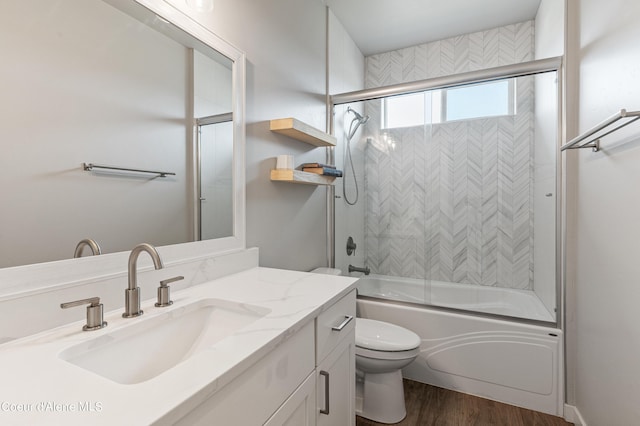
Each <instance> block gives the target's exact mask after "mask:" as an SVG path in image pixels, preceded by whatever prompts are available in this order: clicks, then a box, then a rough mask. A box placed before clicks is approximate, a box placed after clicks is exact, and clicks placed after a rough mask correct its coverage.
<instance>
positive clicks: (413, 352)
mask: <svg viewBox="0 0 640 426" xmlns="http://www.w3.org/2000/svg"><path fill="white" fill-rule="evenodd" d="M419 353H420V348H413V349H410V350H408V351H376V350H373V349H366V348H362V347H360V346H356V356H357V357H365V358H371V359H378V360H386V361H397V360H403V359H411V358H415V357H416V356H418V354H419Z"/></svg>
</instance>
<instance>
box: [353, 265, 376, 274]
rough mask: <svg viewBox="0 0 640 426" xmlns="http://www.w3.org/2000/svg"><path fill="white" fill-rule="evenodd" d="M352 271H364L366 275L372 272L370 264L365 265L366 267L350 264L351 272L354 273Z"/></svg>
mask: <svg viewBox="0 0 640 426" xmlns="http://www.w3.org/2000/svg"><path fill="white" fill-rule="evenodd" d="M352 272H362V273H363V274H365V275H369V274H370V273H371V270H370V269H369V267H368V266H365V267H364V268H360V267H358V266H353V265H349V273H352Z"/></svg>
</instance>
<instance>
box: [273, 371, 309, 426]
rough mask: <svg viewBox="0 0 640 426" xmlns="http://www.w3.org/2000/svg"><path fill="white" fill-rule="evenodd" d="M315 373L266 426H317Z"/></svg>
mask: <svg viewBox="0 0 640 426" xmlns="http://www.w3.org/2000/svg"><path fill="white" fill-rule="evenodd" d="M315 408H316V376H315V372H313V373H311V374H310V375H309V377H307V379H306V380H305V381H304V382H303V383H302V384H301V385H300V386H299V387H298V389H296V391H295V392H294V393H293V394H292V395H291V396H290V397H289V398H288V399H287V400H286V401H285V402H284V404H282V406H281V407H280V408H278V411H276V412H275V413H274V414H273V416H271V417H270V418H269V420H267V422H266V423H265V424H264V426H315V424H316V409H315Z"/></svg>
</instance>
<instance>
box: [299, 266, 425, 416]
mask: <svg viewBox="0 0 640 426" xmlns="http://www.w3.org/2000/svg"><path fill="white" fill-rule="evenodd" d="M311 272H313V273H316V274H328V275H340V274H341V271H340V269H334V268H316V269H314V270H313V271H311ZM419 352H420V337H419V336H418V335H417V334H416V333H414V332H413V331H410V330H407V329H406V328H403V327H400V326H398V325H394V324H390V323H388V322H383V321H376V320H372V319H365V318H356V414H357V415H359V416H361V417H365V418H367V419H369V420H373V421H375V422H378V423H398V422H399V421H401V420H402V419H404V418H405V416H406V415H407V409H406V407H405V405H404V389H403V387H402V371H400V370H401V369H402V368H404V367H406V366H407V365H409V364H411V362H412V361H413V360H414V359H416V357H417V356H418V353H419Z"/></svg>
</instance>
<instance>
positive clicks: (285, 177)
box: [271, 169, 336, 185]
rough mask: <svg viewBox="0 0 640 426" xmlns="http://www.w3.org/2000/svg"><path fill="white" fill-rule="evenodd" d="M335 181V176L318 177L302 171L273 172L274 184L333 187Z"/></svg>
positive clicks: (282, 170)
mask: <svg viewBox="0 0 640 426" xmlns="http://www.w3.org/2000/svg"><path fill="white" fill-rule="evenodd" d="M335 179H336V178H335V177H333V176H324V175H318V174H315V173H308V172H303V171H301V170H287V169H274V170H271V180H272V181H274V182H288V183H300V184H303V185H332V184H333V181H334V180H335Z"/></svg>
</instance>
